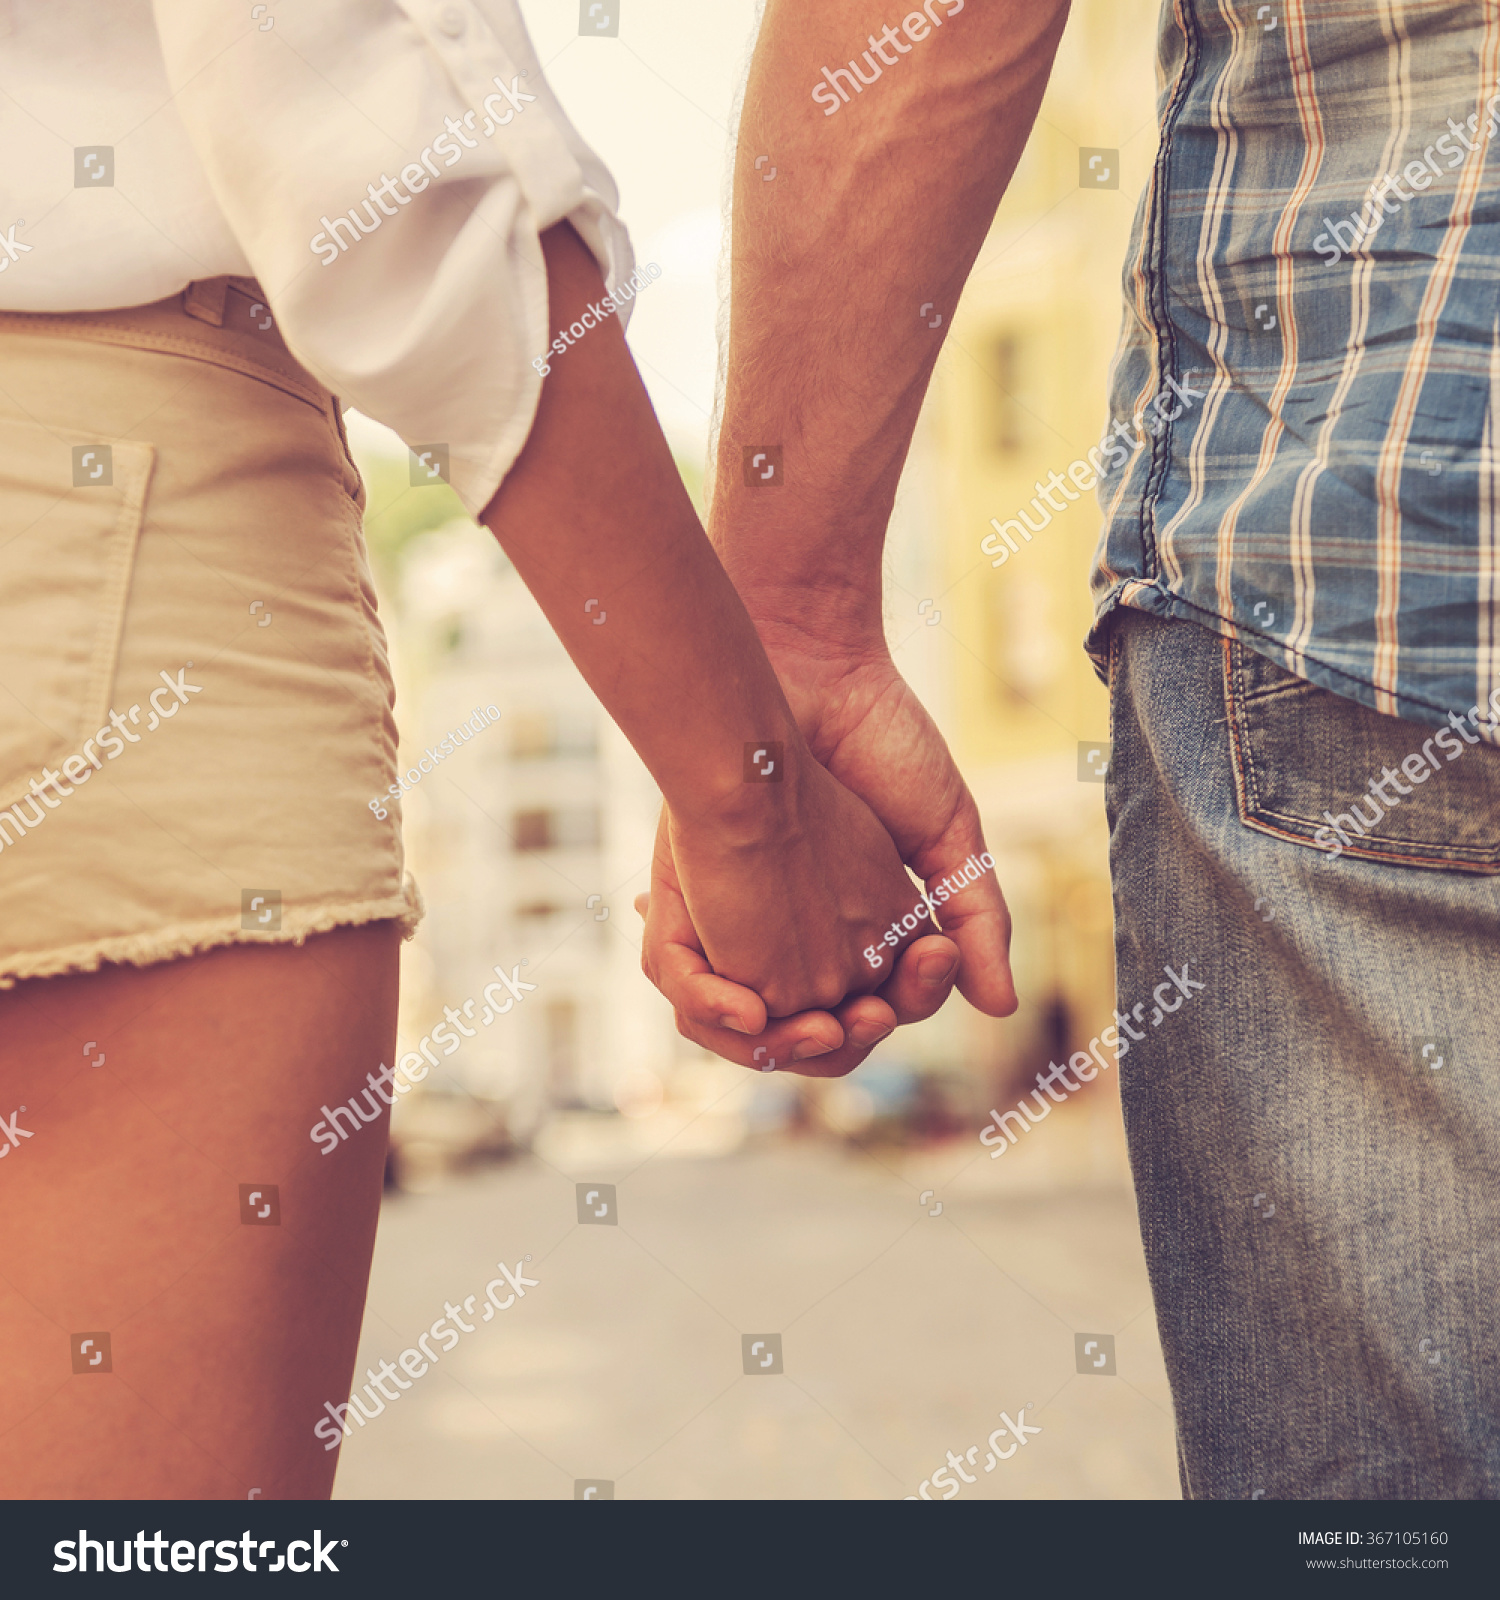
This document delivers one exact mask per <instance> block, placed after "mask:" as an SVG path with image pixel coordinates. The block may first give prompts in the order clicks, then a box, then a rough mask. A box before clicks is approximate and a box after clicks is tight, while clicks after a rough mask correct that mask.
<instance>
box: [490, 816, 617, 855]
mask: <svg viewBox="0 0 1500 1600" xmlns="http://www.w3.org/2000/svg"><path fill="white" fill-rule="evenodd" d="M511 834H512V836H513V837H514V839H515V843H516V849H517V850H594V849H597V848H598V845H599V813H598V811H597V810H596V809H595V808H594V807H593V806H568V807H562V808H560V809H558V810H556V811H518V812H516V814H515V818H514V821H513V824H512V827H511Z"/></svg>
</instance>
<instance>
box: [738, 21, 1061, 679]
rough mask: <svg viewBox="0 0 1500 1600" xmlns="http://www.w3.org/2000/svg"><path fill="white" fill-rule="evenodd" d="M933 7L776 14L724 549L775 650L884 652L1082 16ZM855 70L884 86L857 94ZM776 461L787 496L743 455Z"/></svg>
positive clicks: (745, 178) (752, 203)
mask: <svg viewBox="0 0 1500 1600" xmlns="http://www.w3.org/2000/svg"><path fill="white" fill-rule="evenodd" d="M912 3H913V0H820V3H819V4H818V5H806V4H802V3H799V0H768V4H767V6H766V13H765V19H764V22H763V24H762V27H761V34H760V39H759V42H758V44H757V47H756V51H755V57H754V61H753V63H752V66H751V70H750V81H749V84H748V86H747V89H746V95H745V105H744V112H743V116H742V119H741V125H740V138H739V158H738V161H737V163H736V169H735V200H734V260H733V303H732V315H731V324H730V346H729V362H728V371H729V379H728V389H727V392H726V395H725V408H724V417H723V422H722V428H721V433H720V439H719V455H718V462H717V469H716V473H715V481H714V490H713V502H712V511H711V516H710V532H711V534H712V536H713V538H714V541H715V543H716V545H717V547H718V549H719V552H720V555H721V556H722V557H723V560H724V563H725V566H726V567H727V568H728V570H729V573H730V576H731V577H732V578H733V579H734V582H735V586H736V587H737V588H738V589H739V591H740V593H741V594H742V595H743V596H744V597H745V601H746V604H747V605H748V606H749V609H750V612H751V615H752V616H753V617H754V618H755V620H756V625H757V627H759V629H760V631H761V634H762V637H763V638H765V639H766V640H767V642H768V644H770V645H771V646H772V648H773V651H774V650H775V648H776V647H777V646H778V645H780V644H783V643H785V644H788V645H791V646H792V647H800V646H802V645H804V644H808V643H815V644H816V645H817V646H818V647H820V648H823V649H826V648H828V647H833V648H837V649H841V650H849V651H853V652H859V651H862V650H880V649H883V647H884V637H883V630H882V623H881V607H880V567H881V551H882V545H883V540H884V536H885V525H886V522H887V520H888V518H889V516H890V511H891V506H892V504H893V503H894V499H895V494H896V486H897V482H898V480H899V478H900V475H901V468H902V465H903V463H904V462H905V459H906V453H907V449H908V447H909V445H910V443H911V436H912V431H913V429H914V428H915V426H916V420H917V413H918V411H919V410H920V408H921V404H922V397H923V395H924V394H925V392H926V389H927V384H928V381H929V379H930V378H931V375H932V369H933V365H934V363H935V362H936V360H937V355H938V351H939V348H940V345H941V341H942V338H943V337H944V334H945V333H946V326H947V322H948V321H949V320H951V315H952V311H953V307H954V305H955V303H956V302H957V300H958V296H959V292H960V291H961V289H962V287H963V284H964V281H965V279H966V278H967V276H968V273H969V269H970V268H971V266H972V265H973V262H974V258H975V256H976V255H977V253H978V251H979V248H980V246H981V244H982V243H983V240H984V237H985V234H986V232H987V230H988V228H989V225H990V223H991V221H992V220H993V217H994V214H995V209H996V207H997V206H998V204H999V202H1000V198H1001V196H1002V194H1003V193H1004V189H1005V185H1006V184H1007V182H1008V181H1009V179H1010V175H1011V173H1012V171H1013V170H1014V168H1015V164H1016V161H1017V160H1018V159H1019V157H1020V154H1021V150H1022V148H1023V147H1024V145H1025V143H1026V139H1027V136H1028V135H1029V133H1030V131H1031V125H1032V122H1033V120H1034V118H1035V116H1036V110H1037V107H1038V105H1039V104H1040V101H1041V96H1042V92H1043V90H1044V88H1045V86H1046V80H1047V76H1048V73H1049V72H1050V70H1051V65H1052V59H1053V55H1054V53H1055V51H1056V47H1057V41H1058V39H1059V37H1060V36H1061V33H1062V27H1063V23H1064V21H1065V20H1066V16H1067V9H1068V6H1067V0H968V3H967V4H965V3H964V0H929V3H928V5H927V7H926V10H925V12H924V11H922V10H913V11H911V12H909V13H907V14H905V16H902V12H903V7H905V6H906V5H908V4H912ZM914 19H915V20H914ZM907 21H912V22H913V23H914V25H913V27H912V28H910V29H907V28H906V27H905V25H904V24H905V22H907ZM918 22H920V23H921V24H925V31H924V28H923V27H922V26H919V25H918ZM892 24H893V25H892ZM872 46H873V48H872ZM903 47H904V48H903ZM866 52H868V53H869V59H867V58H866ZM851 58H853V62H854V65H855V66H857V67H858V69H859V76H860V78H861V79H865V78H869V77H870V76H871V74H872V71H873V69H874V68H875V67H876V66H879V69H880V76H879V78H878V79H876V81H874V82H870V83H861V84H860V86H859V87H858V88H855V87H854V83H855V77H854V74H853V73H852V72H851V71H850V62H851ZM825 68H826V69H827V71H825V70H824V69H825ZM815 92H816V95H817V97H816V98H814V94H815ZM758 155H769V157H770V162H771V163H773V164H774V166H775V169H776V176H775V178H774V180H773V181H770V182H767V181H765V177H764V170H765V167H766V163H762V166H761V168H760V169H757V167H756V166H755V160H756V157H757V156H758ZM928 305H930V307H931V309H929V311H928V312H927V314H926V315H923V314H921V308H922V307H923V306H928ZM934 311H937V312H941V313H942V315H943V318H944V323H943V326H942V328H941V329H939V330H934V329H933V328H931V327H930V326H929V324H930V323H931V321H932V316H933V312H934ZM764 445H779V446H780V447H781V449H782V473H783V480H782V483H781V486H780V487H764V488H763V487H759V486H758V485H757V486H755V487H751V486H749V485H747V483H746V479H745V472H744V466H743V458H744V451H745V449H746V448H747V447H759V446H764Z"/></svg>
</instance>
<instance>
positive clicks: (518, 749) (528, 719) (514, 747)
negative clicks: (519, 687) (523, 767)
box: [510, 711, 553, 761]
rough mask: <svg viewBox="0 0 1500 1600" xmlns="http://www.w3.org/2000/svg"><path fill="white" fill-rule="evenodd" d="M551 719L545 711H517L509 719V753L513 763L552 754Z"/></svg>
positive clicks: (533, 759)
mask: <svg viewBox="0 0 1500 1600" xmlns="http://www.w3.org/2000/svg"><path fill="white" fill-rule="evenodd" d="M552 743H553V741H552V718H551V717H550V716H548V715H547V713H546V712H545V711H518V712H516V713H514V714H513V715H512V717H511V718H510V753H511V758H512V760H515V761H535V760H536V759H537V758H538V757H540V756H550V755H551V754H552Z"/></svg>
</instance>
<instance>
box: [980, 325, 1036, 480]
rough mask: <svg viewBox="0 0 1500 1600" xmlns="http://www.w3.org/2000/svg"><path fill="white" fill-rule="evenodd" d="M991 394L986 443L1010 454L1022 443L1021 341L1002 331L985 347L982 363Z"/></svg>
mask: <svg viewBox="0 0 1500 1600" xmlns="http://www.w3.org/2000/svg"><path fill="white" fill-rule="evenodd" d="M985 366H986V371H987V373H988V378H989V388H990V394H991V400H990V408H989V444H990V448H991V449H992V450H996V451H998V452H999V453H1000V454H1001V455H1014V454H1015V452H1016V451H1017V450H1019V449H1021V448H1022V446H1023V445H1024V444H1025V443H1026V408H1025V407H1024V406H1023V405H1022V404H1021V400H1020V394H1021V381H1022V377H1021V341H1020V340H1019V339H1018V338H1017V336H1016V335H1015V334H1014V333H1002V334H1001V335H1000V336H999V337H998V338H997V339H995V340H994V341H993V342H992V343H991V345H990V349H989V360H988V361H987V362H986V364H985Z"/></svg>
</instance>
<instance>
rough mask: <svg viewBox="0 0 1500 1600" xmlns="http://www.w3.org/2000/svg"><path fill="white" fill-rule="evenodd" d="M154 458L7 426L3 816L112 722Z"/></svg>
mask: <svg viewBox="0 0 1500 1600" xmlns="http://www.w3.org/2000/svg"><path fill="white" fill-rule="evenodd" d="M155 457H156V452H155V451H154V450H153V449H152V447H151V446H150V445H147V444H141V443H139V442H136V441H131V440H111V441H102V440H84V441H74V440H71V439H68V438H65V437H60V436H59V435H58V434H57V433H55V432H54V431H52V430H51V429H48V428H44V427H42V426H40V425H38V424H36V423H32V422H26V421H20V420H15V419H9V418H7V419H0V507H3V509H4V520H3V523H0V527H3V529H4V536H3V543H0V806H7V805H10V804H11V803H12V802H13V801H15V800H16V799H17V798H18V797H20V796H22V795H29V794H32V790H31V781H32V780H33V779H41V778H42V777H43V769H44V768H58V767H60V766H61V764H62V763H63V762H65V761H67V760H68V759H69V758H70V757H77V758H78V760H79V761H82V760H83V759H84V757H83V756H82V754H81V750H82V745H83V742H84V741H85V740H86V739H89V738H91V737H93V736H94V735H95V734H96V733H97V732H98V730H99V729H100V727H102V726H103V725H104V723H105V721H106V720H107V718H108V715H109V709H110V695H111V692H112V690H113V687H114V677H115V667H116V662H117V660H118V658H119V651H120V635H121V631H122V629H123V627H124V620H125V605H126V601H127V599H128V597H129V593H130V579H131V573H132V570H133V568H134V565H135V551H136V543H137V540H138V539H139V536H140V530H141V521H142V517H143V515H144V511H145V504H146V494H147V490H148V487H149V484H150V481H151V469H152V465H153V463H154V461H155ZM95 764H97V763H95ZM74 771H75V772H78V771H80V769H79V768H78V766H77V765H76V764H75V766H74ZM47 781H48V782H51V780H47Z"/></svg>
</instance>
